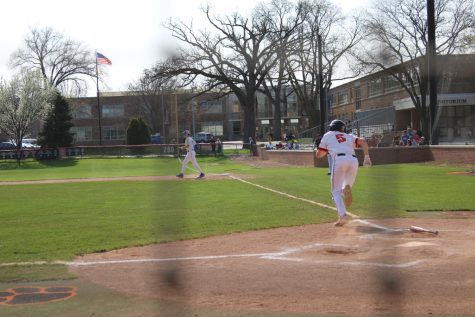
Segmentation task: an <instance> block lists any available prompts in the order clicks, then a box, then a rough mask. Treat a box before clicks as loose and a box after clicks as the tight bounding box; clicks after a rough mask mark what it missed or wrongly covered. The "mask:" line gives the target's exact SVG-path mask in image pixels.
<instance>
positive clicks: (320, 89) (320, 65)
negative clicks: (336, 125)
mask: <svg viewBox="0 0 475 317" xmlns="http://www.w3.org/2000/svg"><path fill="white" fill-rule="evenodd" d="M317 48H318V93H319V98H320V99H319V101H320V122H321V129H320V133H321V134H322V135H323V134H325V122H326V121H327V107H326V102H325V101H326V96H325V89H324V88H323V57H322V36H321V35H320V34H318V36H317Z"/></svg>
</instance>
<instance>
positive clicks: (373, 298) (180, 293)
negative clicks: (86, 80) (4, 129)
mask: <svg viewBox="0 0 475 317" xmlns="http://www.w3.org/2000/svg"><path fill="white" fill-rule="evenodd" d="M198 160H199V163H200V165H201V167H202V168H203V170H204V172H205V173H206V177H205V178H204V179H201V180H195V177H196V176H197V173H196V171H194V170H193V168H192V166H191V164H190V168H189V169H188V170H187V172H186V174H185V178H184V179H178V178H176V177H175V174H177V173H178V172H179V169H180V162H179V161H178V160H177V158H88V159H79V160H74V159H71V160H60V161H48V162H37V161H25V162H22V164H21V166H20V167H18V166H16V164H15V163H9V162H0V189H1V190H0V199H1V208H0V316H35V317H36V316H54V317H55V316H127V317H128V316H225V317H233V316H264V317H265V316H269V317H270V316H272V317H275V316H341V315H346V316H354V315H359V316H380V315H392V316H422V315H428V314H430V315H434V316H461V315H466V316H470V315H472V314H473V311H474V310H473V307H475V274H474V272H473V263H475V242H474V241H475V191H474V188H475V177H474V175H475V173H474V172H473V170H474V169H475V166H462V165H447V164H444V165H440V164H434V163H427V164H393V165H375V166H373V167H371V168H360V170H359V172H358V177H357V181H356V184H355V186H354V190H353V198H354V202H353V205H352V206H351V208H350V209H349V211H350V213H351V215H352V219H351V221H350V222H349V223H348V224H347V225H346V226H344V227H342V228H335V227H333V225H332V223H333V222H334V221H335V220H336V218H337V216H336V211H335V210H334V207H333V202H332V199H331V196H330V184H329V176H328V175H327V170H326V169H324V168H305V167H293V166H289V165H282V164H270V163H266V162H265V161H259V159H255V158H250V157H245V156H240V157H235V158H229V157H207V158H199V159H198ZM411 226H418V227H422V228H425V229H429V230H434V231H437V234H434V233H429V232H413V231H411V230H409V229H410V227H411Z"/></svg>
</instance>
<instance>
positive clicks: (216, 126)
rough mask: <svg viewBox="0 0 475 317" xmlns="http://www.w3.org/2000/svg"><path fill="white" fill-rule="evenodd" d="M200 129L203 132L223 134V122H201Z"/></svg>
mask: <svg viewBox="0 0 475 317" xmlns="http://www.w3.org/2000/svg"><path fill="white" fill-rule="evenodd" d="M201 130H202V131H203V132H208V133H211V134H212V135H221V136H222V135H223V122H222V121H215V122H202V123H201Z"/></svg>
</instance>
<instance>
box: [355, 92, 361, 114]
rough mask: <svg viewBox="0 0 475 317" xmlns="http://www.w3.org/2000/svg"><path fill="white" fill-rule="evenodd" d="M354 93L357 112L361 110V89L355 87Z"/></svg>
mask: <svg viewBox="0 0 475 317" xmlns="http://www.w3.org/2000/svg"><path fill="white" fill-rule="evenodd" d="M354 92H355V107H356V110H358V109H361V87H360V86H355V88H354Z"/></svg>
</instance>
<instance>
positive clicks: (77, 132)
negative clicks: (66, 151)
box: [71, 127, 92, 142]
mask: <svg viewBox="0 0 475 317" xmlns="http://www.w3.org/2000/svg"><path fill="white" fill-rule="evenodd" d="M71 133H72V134H73V135H74V142H78V141H88V140H92V127H72V128H71Z"/></svg>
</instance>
